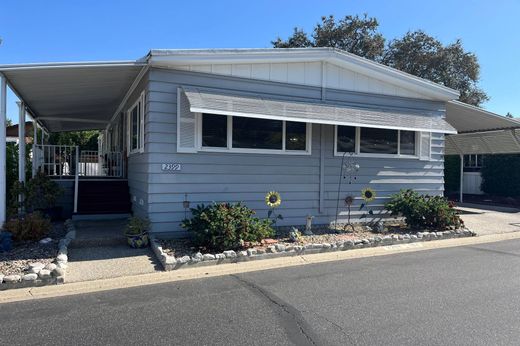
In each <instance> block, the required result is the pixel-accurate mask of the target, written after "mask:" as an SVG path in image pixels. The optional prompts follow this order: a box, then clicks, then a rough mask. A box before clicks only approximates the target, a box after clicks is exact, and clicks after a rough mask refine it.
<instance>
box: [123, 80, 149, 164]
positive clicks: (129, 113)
mask: <svg viewBox="0 0 520 346" xmlns="http://www.w3.org/2000/svg"><path fill="white" fill-rule="evenodd" d="M144 97H145V96H144V90H143V91H142V92H141V94H140V95H139V97H138V98H137V100H136V101H135V102H134V103H133V104H132V105H131V106H130V108H128V110H127V111H126V116H127V124H128V131H127V133H128V150H127V152H128V155H131V154H136V153H143V152H144V114H145V112H144ZM138 104H140V107H139V113H138V114H137V122H138V126H137V129H138V133H137V135H138V137H137V148H135V149H134V148H132V135H133V134H132V121H133V120H132V111H133V110H134V109H135V107H137V105H138Z"/></svg>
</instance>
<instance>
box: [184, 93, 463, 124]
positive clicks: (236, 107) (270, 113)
mask: <svg viewBox="0 0 520 346" xmlns="http://www.w3.org/2000/svg"><path fill="white" fill-rule="evenodd" d="M182 89H183V92H184V94H185V95H186V98H187V99H188V101H189V104H190V111H191V112H193V113H213V114H223V115H233V116H239V117H251V118H264V119H274V120H288V121H296V122H309V123H318V124H331V125H346V126H361V127H375V128H386V129H395V130H409V131H424V132H439V133H457V131H456V130H455V129H454V128H453V127H452V126H451V125H450V124H448V123H447V122H446V121H445V120H444V119H443V118H442V117H440V116H437V115H428V114H412V113H406V112H404V111H403V112H401V111H395V110H386V109H375V108H355V107H352V106H347V105H344V104H340V103H331V102H311V101H307V102H301V101H287V100H278V99H274V98H265V97H258V96H257V95H253V94H246V93H228V92H223V91H221V90H215V89H206V88H196V87H183V88H182Z"/></svg>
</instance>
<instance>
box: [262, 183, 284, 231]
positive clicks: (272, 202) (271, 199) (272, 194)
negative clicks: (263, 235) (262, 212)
mask: <svg viewBox="0 0 520 346" xmlns="http://www.w3.org/2000/svg"><path fill="white" fill-rule="evenodd" d="M265 204H266V205H267V206H268V207H269V208H270V209H269V212H267V218H268V219H271V222H272V224H273V226H276V221H278V220H283V216H282V215H281V214H276V213H275V212H274V209H275V208H277V207H279V206H280V204H282V197H281V196H280V194H279V193H278V192H276V191H269V192H268V193H267V195H265Z"/></svg>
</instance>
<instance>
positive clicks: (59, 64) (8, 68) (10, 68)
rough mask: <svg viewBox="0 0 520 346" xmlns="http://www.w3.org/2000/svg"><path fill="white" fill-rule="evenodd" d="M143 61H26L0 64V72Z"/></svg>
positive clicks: (111, 64)
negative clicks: (25, 62) (24, 62)
mask: <svg viewBox="0 0 520 346" xmlns="http://www.w3.org/2000/svg"><path fill="white" fill-rule="evenodd" d="M144 65H146V62H145V61H141V60H119V61H117V60H116V61H79V62H48V63H27V64H6V65H0V72H8V71H17V70H33V69H39V70H51V69H59V68H89V67H114V66H116V67H118V66H144Z"/></svg>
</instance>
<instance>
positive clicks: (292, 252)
mask: <svg viewBox="0 0 520 346" xmlns="http://www.w3.org/2000/svg"><path fill="white" fill-rule="evenodd" d="M476 235H477V234H476V233H475V232H473V231H470V230H469V229H457V230H449V231H442V232H418V233H416V234H403V235H395V234H394V235H392V236H384V237H380V236H377V237H373V238H365V239H355V240H346V241H339V242H335V243H316V244H305V245H297V243H295V245H283V244H275V245H271V246H268V247H267V249H266V251H265V252H260V251H258V250H257V249H247V250H243V251H238V252H235V251H233V250H228V251H223V252H222V253H217V254H211V253H207V254H202V253H200V252H198V253H196V254H195V255H192V256H182V257H174V256H170V255H168V254H167V253H166V252H165V251H164V250H163V248H162V246H161V243H160V241H159V240H158V239H157V238H156V237H154V236H150V246H151V247H152V250H153V252H154V253H155V255H156V257H157V259H158V260H159V262H161V265H162V267H163V269H164V270H165V271H170V270H179V269H182V268H190V267H204V266H212V265H219V264H225V263H238V262H246V261H256V260H266V259H271V258H279V257H289V256H302V255H312V254H318V253H326V252H334V251H346V250H354V249H363V248H372V247H381V246H391V245H398V244H409V243H418V242H425V241H431V240H440V239H452V238H461V237H473V236H476Z"/></svg>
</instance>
